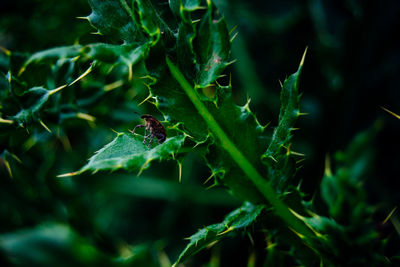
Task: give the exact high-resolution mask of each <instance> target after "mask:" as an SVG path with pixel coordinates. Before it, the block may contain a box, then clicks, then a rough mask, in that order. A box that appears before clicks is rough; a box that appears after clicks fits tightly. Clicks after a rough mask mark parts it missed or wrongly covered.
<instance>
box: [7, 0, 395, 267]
mask: <svg viewBox="0 0 400 267" xmlns="http://www.w3.org/2000/svg"><path fill="white" fill-rule="evenodd" d="M154 3H156V2H154ZM157 4H165V3H162V1H159V2H157ZM216 4H217V6H219V7H220V9H221V10H222V13H223V14H224V15H225V18H226V20H227V22H228V25H229V27H230V28H233V27H234V26H237V29H236V30H235V31H236V32H238V35H237V37H236V39H235V41H234V42H233V48H232V52H233V54H232V58H233V59H237V62H236V63H235V64H234V65H233V66H232V67H231V68H230V71H231V72H232V80H233V91H234V93H235V95H236V100H237V103H238V104H244V103H245V101H246V95H248V96H249V97H250V98H251V99H252V104H251V108H252V110H253V111H254V112H255V113H256V114H257V116H258V117H259V119H260V121H261V123H262V124H266V123H268V122H271V125H273V126H274V125H276V123H277V118H278V114H279V105H280V103H279V88H280V85H279V80H280V81H283V80H284V78H285V77H286V76H287V75H289V74H291V73H293V72H295V70H296V69H297V66H298V64H299V61H300V59H301V55H302V53H303V51H304V49H305V47H307V46H308V54H307V57H306V62H305V66H304V72H303V76H302V83H301V86H300V90H301V91H302V92H303V97H302V111H303V112H307V113H309V115H308V116H306V117H302V118H301V119H300V120H299V122H298V127H299V128H300V130H299V131H297V132H296V136H295V138H294V140H295V145H294V149H295V150H296V151H299V152H302V153H305V154H307V158H306V161H305V162H304V166H303V168H302V169H301V170H300V171H299V173H298V175H297V177H298V178H299V179H302V181H303V188H304V189H305V191H306V192H308V193H309V197H312V196H313V195H314V192H316V190H318V188H319V183H320V180H321V178H322V175H323V170H324V161H325V156H326V155H327V154H333V153H334V152H336V151H338V150H342V149H344V148H345V147H346V146H347V144H348V143H349V141H350V140H351V139H352V138H353V137H354V135H355V134H356V133H358V132H360V131H362V130H364V129H366V128H368V127H370V126H371V125H372V124H373V123H374V122H375V121H376V120H382V121H383V123H384V126H383V128H382V130H381V131H380V133H379V134H378V136H377V138H376V141H375V142H374V143H371V144H370V145H371V146H372V147H373V148H374V149H375V164H373V166H371V170H370V171H369V177H368V179H367V182H366V183H365V188H366V190H367V195H368V198H369V201H370V203H371V204H374V205H376V206H377V207H378V209H377V211H376V213H377V220H382V219H383V218H384V217H385V216H386V215H387V213H388V211H390V210H391V209H392V208H393V207H394V206H395V205H396V204H397V203H398V202H399V200H400V194H399V193H398V188H399V186H400V180H399V173H400V165H399V159H400V157H399V156H398V153H399V151H400V142H399V139H398V137H399V136H400V131H399V129H400V127H399V125H400V121H399V120H397V119H395V118H394V117H393V116H391V115H389V114H388V113H386V112H385V111H383V110H382V109H381V108H380V106H383V107H386V108H388V109H390V110H392V111H394V112H396V113H398V114H399V113H400V101H399V99H400V90H399V86H398V76H399V73H400V49H399V44H398V42H396V41H395V39H396V37H398V29H399V28H400V20H399V17H400V3H399V2H398V1H356V0H353V1H351V0H348V1H319V0H310V1H236V0H233V1H229V2H228V1H222V0H218V1H216ZM89 13H90V8H89V5H88V4H87V3H86V1H83V0H82V1H77V0H74V1H50V0H42V1H39V0H36V1H25V0H24V1H22V0H20V1H8V0H6V1H3V2H2V3H1V8H0V46H2V47H5V48H7V49H8V50H11V51H13V52H21V53H22V54H23V55H24V54H26V53H27V54H29V53H33V52H36V51H39V50H43V49H47V48H51V47H55V46H61V45H71V44H73V43H75V42H80V43H83V44H85V43H88V42H91V41H93V40H100V41H101V38H100V39H99V37H95V36H93V35H91V34H90V32H92V31H93V29H92V28H91V27H90V26H89V25H88V23H87V22H86V21H84V20H79V19H77V18H76V17H82V16H87V15H88V14H89ZM113 94H115V95H116V94H118V92H113ZM140 97H141V95H139V96H138V98H134V99H126V103H121V102H117V101H114V102H111V103H109V104H110V105H111V107H112V109H113V111H114V112H112V113H113V114H106V115H104V116H102V117H100V118H99V121H98V122H97V123H96V126H95V127H90V126H89V125H88V124H87V123H84V122H79V121H76V122H74V123H71V125H70V126H69V127H68V129H67V131H68V136H69V138H70V142H71V146H72V150H71V151H65V149H64V148H63V146H62V144H60V142H57V141H54V140H53V139H52V138H51V137H49V136H47V134H46V133H35V134H36V135H39V136H41V135H43V136H44V137H43V136H42V137H40V138H41V139H40V140H42V141H41V142H38V144H36V145H35V146H34V147H32V148H31V149H30V150H29V151H27V152H24V153H23V154H20V153H18V152H20V151H11V152H13V153H16V154H18V155H19V156H20V158H21V160H22V162H23V166H20V165H18V163H16V162H13V163H12V167H13V170H15V173H14V178H12V179H11V178H10V177H9V176H8V173H7V171H6V169H5V168H4V166H3V165H0V177H1V179H0V242H2V241H1V240H3V242H11V243H7V244H8V245H9V246H13V248H14V250H13V251H14V253H15V255H14V256H16V258H18V260H17V261H14V260H15V259H11V261H10V258H8V257H6V256H5V255H6V252H1V251H0V263H1V262H2V261H4V263H11V262H13V263H18V262H20V263H22V264H27V263H35V262H38V263H39V264H40V263H42V264H48V265H52V264H54V263H55V262H58V263H59V264H61V265H62V264H65V265H66V266H69V265H70V264H89V263H90V264H94V263H97V262H98V261H99V262H103V263H104V262H108V261H110V260H111V259H114V258H117V257H118V256H119V255H121V253H122V252H121V251H124V250H123V248H124V247H126V246H127V245H128V244H129V245H131V246H133V247H135V249H136V250H135V251H136V252H137V255H139V256H140V257H142V258H140V257H137V258H138V259H137V262H136V264H137V265H139V266H140V264H141V262H147V263H149V262H151V261H154V264H155V265H156V266H157V263H156V262H158V261H159V259H160V257H161V256H160V251H162V253H164V251H165V252H166V253H167V254H168V256H169V258H170V260H171V261H174V260H175V259H176V257H177V255H178V254H179V252H180V251H181V250H182V249H183V247H184V246H185V244H186V241H184V240H183V238H184V237H187V236H190V235H191V234H193V233H194V232H195V231H196V230H197V229H198V228H201V227H203V226H205V225H208V224H211V223H215V222H219V221H221V220H222V218H223V217H224V215H225V214H226V213H227V212H229V211H230V210H232V208H234V207H236V206H238V205H239V202H238V201H237V200H235V199H234V198H233V197H231V196H229V195H228V194H227V193H226V192H225V191H224V190H223V189H212V190H209V191H205V190H204V186H202V182H203V181H204V180H205V179H206V178H207V177H208V175H209V171H208V170H207V168H206V166H205V165H204V163H202V161H201V160H200V158H199V157H198V156H196V155H194V154H193V155H189V157H188V158H187V159H186V160H185V161H184V164H183V181H182V185H179V184H178V183H177V179H178V168H177V166H176V164H175V163H174V162H167V163H155V164H153V165H152V168H150V169H149V170H147V171H145V172H144V173H143V174H142V175H141V177H140V178H136V174H135V173H133V174H130V173H123V172H117V173H112V174H109V173H99V174H96V175H82V176H79V177H74V178H63V179H61V178H56V177H55V176H56V175H58V174H60V173H65V172H69V171H73V170H77V169H79V167H81V166H82V165H83V164H84V163H86V160H87V158H89V157H90V156H91V155H92V154H93V152H94V151H96V150H97V149H99V148H100V147H102V146H103V145H104V144H106V143H107V142H109V141H110V140H111V139H112V138H113V135H114V134H113V132H112V131H110V128H114V129H117V130H125V129H126V128H128V127H132V126H133V125H134V124H136V123H138V118H137V117H136V115H134V114H132V113H130V112H131V111H132V108H129V107H132V106H136V105H137V104H138V103H139V102H140V101H141V100H142V99H143V98H140ZM111 99H113V98H112V97H111ZM102 104H103V105H105V103H102ZM121 106H122V107H121ZM126 106H127V107H128V108H127V107H126ZM142 110H143V111H145V112H150V113H154V112H155V111H154V108H153V107H151V106H150V105H148V104H145V106H144V107H143V109H142ZM156 115H158V114H156ZM0 131H1V129H0ZM238 131H240V129H238ZM21 134H22V133H21ZM0 135H1V141H2V142H3V141H4V140H7V137H5V136H4V134H2V133H1V132H0ZM16 140H18V139H16ZM3 149H4V148H3V144H2V143H1V142H0V152H1V151H3ZM333 167H334V166H333ZM43 229H48V231H49V232H50V233H58V234H59V236H57V235H51V234H50V236H51V237H48V236H47V235H46V234H45V233H44V232H45V231H44V230H43ZM43 231H44V232H43ZM51 231H54V232H51ZM389 231H390V230H389ZM392 231H393V230H392ZM64 232H65V235H66V236H67V237H68V238H65V237H64V236H63V235H62V233H64ZM71 233H74V234H71ZM46 238H47V239H46ZM4 240H8V241H4ZM43 240H44V241H43ZM12 242H14V243H12ZM255 242H256V246H255V247H256V250H261V251H262V247H263V243H262V240H258V239H257V238H256V240H255ZM38 244H40V245H38ZM85 244H86V245H85ZM257 245H258V246H257ZM251 248H252V245H251V243H250V241H249V239H248V238H247V237H245V236H243V237H236V238H234V239H230V240H228V241H225V242H224V243H223V244H222V245H218V246H217V247H216V249H214V250H208V251H205V252H202V253H201V254H200V255H199V256H196V257H195V258H194V259H193V261H192V263H193V265H190V266H198V264H199V263H200V262H208V261H209V257H210V255H214V254H215V253H216V254H218V253H220V254H221V255H222V256H221V265H222V266H229V264H230V263H231V262H235V263H237V264H239V265H240V264H241V263H243V264H242V265H244V264H245V263H246V261H247V258H248V255H249V251H251V250H252V249H251ZM393 250H396V248H395V247H394V248H393ZM235 251H239V253H233V252H235ZM2 254H3V255H2ZM227 255H229V256H227ZM224 256H226V257H224ZM126 264H133V266H135V265H134V264H135V261H133V262H129V261H128V262H127V263H126ZM147 266H150V265H147Z"/></svg>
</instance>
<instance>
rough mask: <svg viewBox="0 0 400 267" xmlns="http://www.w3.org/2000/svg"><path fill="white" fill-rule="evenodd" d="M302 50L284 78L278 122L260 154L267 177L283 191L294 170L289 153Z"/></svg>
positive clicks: (294, 118)
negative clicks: (296, 62) (298, 59)
mask: <svg viewBox="0 0 400 267" xmlns="http://www.w3.org/2000/svg"><path fill="white" fill-rule="evenodd" d="M306 52H307V49H306V50H305V51H304V54H303V58H302V60H301V62H300V65H299V68H298V70H297V72H295V73H294V74H292V75H290V76H289V77H288V78H287V79H285V81H284V83H283V86H282V91H281V109H280V113H279V123H278V126H277V127H276V128H275V130H274V132H273V134H272V139H271V141H270V143H269V146H268V149H267V151H266V152H265V153H264V154H263V155H262V159H263V162H264V163H265V164H267V165H268V166H269V168H268V178H269V179H270V180H271V182H272V184H273V186H274V188H275V189H276V190H278V191H279V192H283V191H285V189H286V188H287V186H288V184H290V182H291V179H292V178H293V176H294V173H295V171H296V166H295V161H294V159H293V157H292V156H291V153H290V145H291V144H290V140H291V137H292V135H291V131H292V129H293V128H294V123H295V121H296V120H297V118H298V117H299V116H300V110H299V108H300V96H299V90H298V83H299V78H300V74H301V70H302V68H303V63H304V58H305V55H306Z"/></svg>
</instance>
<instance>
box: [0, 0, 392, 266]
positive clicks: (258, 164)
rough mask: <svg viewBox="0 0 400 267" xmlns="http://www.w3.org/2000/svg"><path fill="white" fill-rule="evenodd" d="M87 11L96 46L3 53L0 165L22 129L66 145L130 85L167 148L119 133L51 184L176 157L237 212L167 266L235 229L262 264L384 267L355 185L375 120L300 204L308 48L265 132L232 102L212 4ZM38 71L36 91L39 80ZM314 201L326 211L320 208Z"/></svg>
mask: <svg viewBox="0 0 400 267" xmlns="http://www.w3.org/2000/svg"><path fill="white" fill-rule="evenodd" d="M89 4H90V7H91V9H92V12H91V14H90V15H89V16H87V17H84V18H83V19H85V20H87V22H88V23H90V25H91V26H92V27H93V28H94V29H95V33H96V34H98V35H101V38H102V40H103V42H98V43H89V44H75V45H72V46H65V47H57V48H53V49H49V50H45V51H41V52H38V53H35V54H33V55H30V56H29V57H28V58H26V59H25V58H24V59H23V60H22V62H23V63H19V62H18V61H17V60H15V59H16V58H18V55H16V54H13V52H10V51H7V50H4V51H3V52H4V55H5V58H6V60H7V61H8V63H7V66H8V69H7V71H4V72H3V73H2V74H1V79H2V85H3V87H2V88H3V89H2V91H1V96H0V97H1V99H2V105H1V109H0V114H1V121H0V122H1V124H2V126H1V127H2V128H3V129H4V132H6V133H7V138H3V140H2V143H3V144H4V145H5V147H6V149H4V150H3V152H2V154H1V155H2V157H1V159H2V162H4V163H5V166H7V169H8V170H9V173H10V175H11V173H12V167H10V166H11V165H16V164H20V163H18V161H19V160H18V158H19V157H18V156H19V155H17V154H15V155H14V154H12V153H11V152H9V151H12V150H13V144H14V143H13V139H14V138H17V137H16V136H17V135H18V134H21V129H22V128H23V129H26V130H28V131H29V134H27V135H24V137H22V139H24V144H25V146H26V148H27V147H29V146H30V145H32V142H33V143H35V142H37V140H38V138H37V136H38V135H43V134H44V133H43V131H45V132H47V133H46V134H44V135H46V138H47V139H51V138H53V137H54V136H52V135H51V134H52V133H53V134H54V132H56V131H57V132H58V134H57V138H58V139H60V140H63V141H62V142H63V144H64V145H65V146H68V142H67V141H66V139H65V138H64V137H65V136H64V135H63V127H65V124H66V123H67V122H68V121H69V120H71V119H79V120H84V121H87V122H88V123H89V124H90V123H93V122H94V120H95V118H94V117H93V116H92V115H90V114H89V113H87V110H88V109H93V106H96V103H99V102H104V103H106V104H105V106H106V108H105V109H106V110H105V111H102V112H103V114H106V113H109V112H112V110H111V107H110V108H107V101H108V100H109V101H115V102H118V101H120V99H119V98H118V96H116V97H115V99H109V98H108V96H107V94H108V92H109V91H111V90H122V88H124V87H129V88H136V90H142V91H146V92H147V96H145V97H144V98H142V99H140V100H137V104H139V102H142V103H151V104H153V105H154V108H155V109H156V110H157V111H158V112H159V114H161V117H162V119H160V121H161V123H162V124H163V125H164V126H165V128H166V131H167V138H166V140H165V142H163V143H157V142H153V143H152V144H151V146H149V147H148V145H146V144H144V143H143V136H141V135H140V134H137V133H135V134H133V133H131V132H130V131H129V130H128V129H127V130H126V131H120V132H116V133H115V136H114V139H113V140H112V141H111V142H109V143H108V144H105V143H103V145H102V147H99V149H98V151H97V152H96V153H95V154H94V155H92V156H91V157H90V159H89V161H88V162H87V163H86V164H85V162H82V163H81V166H82V167H81V168H80V169H78V170H76V169H75V170H69V171H68V170H66V172H65V173H59V175H58V179H75V178H76V177H78V176H79V175H82V174H87V173H96V172H110V171H117V170H119V171H122V172H127V173H128V172H129V173H134V174H137V175H141V174H142V172H143V171H144V170H146V169H149V168H152V166H151V165H152V162H154V161H175V162H176V164H177V165H178V166H179V168H181V166H182V161H183V159H184V158H185V157H186V156H187V154H188V153H197V154H198V155H200V156H201V158H202V159H203V161H204V162H205V164H206V165H207V166H208V168H209V173H210V176H209V177H208V178H207V177H204V181H205V182H206V183H208V184H211V185H212V186H211V187H218V186H223V187H225V188H226V189H227V190H228V191H229V192H230V193H232V194H233V195H234V196H235V197H237V198H238V199H240V201H241V202H242V205H241V206H240V207H239V208H237V209H235V210H233V211H232V212H230V213H229V214H227V215H226V216H225V219H223V221H221V222H220V223H215V224H211V225H209V226H205V227H204V228H202V229H200V230H198V231H197V232H196V233H194V234H193V235H192V236H190V238H189V241H188V243H187V244H186V248H183V247H184V245H185V244H184V243H182V252H181V253H180V255H179V256H178V257H177V258H176V259H174V266H177V265H178V264H179V263H184V262H185V261H186V260H187V259H190V258H191V257H193V256H194V255H195V254H196V253H198V252H200V251H202V250H203V249H205V248H206V247H209V246H211V245H212V244H215V242H216V241H219V240H223V239H226V238H228V237H231V236H233V235H235V234H242V233H248V234H249V235H264V236H265V239H266V240H267V241H268V242H267V246H266V255H267V256H266V258H265V261H264V264H266V266H279V265H282V266H283V265H284V264H285V263H288V262H290V263H294V264H302V265H305V266H314V265H317V264H320V265H321V266H323V265H326V266H342V265H352V266H354V265H371V266H382V265H385V264H387V265H389V264H390V259H388V258H387V257H385V255H384V253H383V248H384V243H385V240H384V239H380V238H379V237H378V232H377V231H376V230H375V228H374V227H373V222H372V214H373V208H372V207H371V206H369V205H368V204H367V202H366V196H365V194H364V193H363V192H364V191H363V188H362V184H363V181H364V180H363V179H364V177H365V175H366V171H367V170H368V165H369V164H370V163H371V161H372V160H373V157H372V155H373V151H371V149H370V147H369V146H368V144H369V143H371V142H373V139H374V136H375V135H376V132H377V130H378V129H379V123H377V124H376V125H374V126H372V127H371V129H369V130H367V131H366V132H364V133H361V134H360V135H359V136H357V137H356V138H355V139H354V141H353V142H352V143H351V144H350V145H349V147H348V149H347V150H346V151H344V152H340V153H337V154H335V155H334V157H333V158H332V159H330V158H329V157H327V160H326V167H325V174H324V176H323V178H322V182H321V189H320V193H316V195H318V194H320V197H316V198H313V199H311V200H309V198H305V196H306V195H305V193H304V192H302V189H301V185H300V184H299V183H298V180H299V179H297V178H296V175H297V169H298V168H299V167H300V163H299V162H300V161H301V160H302V158H303V157H304V155H303V154H301V153H299V152H296V151H294V150H293V147H294V145H293V140H292V137H293V134H294V132H293V131H294V130H295V129H296V128H295V127H296V121H297V120H299V119H300V118H301V119H303V118H304V119H307V118H306V117H302V115H305V113H302V110H301V108H300V101H301V97H300V95H301V94H300V90H301V88H299V79H300V78H301V74H302V68H303V66H304V64H306V62H307V57H306V52H307V48H306V49H305V51H304V54H303V55H302V57H300V56H301V55H299V62H300V63H299V66H298V69H297V70H296V72H295V73H293V74H291V75H289V76H288V77H287V78H286V79H285V80H284V82H283V83H282V84H281V89H280V90H281V91H280V101H281V107H280V112H279V118H278V120H277V121H278V123H277V125H271V124H268V125H261V124H260V122H259V120H258V119H257V116H256V115H255V113H254V112H253V111H252V110H251V108H250V106H251V101H250V99H248V101H247V102H246V104H245V105H243V106H239V105H237V104H236V103H235V101H234V99H233V93H232V84H231V80H230V78H229V76H230V73H229V72H228V70H229V68H228V67H229V66H230V65H231V64H238V63H234V59H233V58H232V56H231V50H230V49H231V44H232V42H234V34H233V33H231V32H230V31H229V29H228V27H227V24H226V22H225V20H224V17H223V16H222V15H221V14H220V13H219V11H218V9H217V8H216V7H215V5H214V4H213V3H212V1H211V0H207V1H200V0H192V1H177V0H170V1H169V3H168V4H167V3H165V4H162V5H161V4H159V3H155V2H154V1H153V2H151V1H149V0H134V1H118V0H107V1H98V0H89ZM38 75H40V76H39V77H40V78H39V79H40V83H41V84H42V85H41V86H38V85H37V84H35V83H36V81H37V77H38ZM138 88H139V89H138ZM133 115H134V114H132V118H133ZM47 121H51V124H50V125H48V123H47ZM133 126H134V125H133ZM133 126H132V127H133ZM94 131H95V130H94ZM35 136H36V137H35ZM19 138H21V137H19ZM14 150H15V149H14ZM332 161H333V162H335V168H332V167H331V166H332V165H331V162H332ZM10 162H12V164H11V165H10ZM22 164H23V163H22ZM65 177H71V178H65ZM132 179H136V178H135V177H132ZM304 179H306V178H304ZM210 190H212V189H210ZM317 200H322V201H323V202H324V204H322V205H315V201H317ZM360 203H361V204H360ZM321 207H326V210H322V209H321ZM194 232H195V230H194ZM182 238H183V237H182ZM1 246H2V245H1V243H0V247H1ZM3 249H5V250H6V251H7V250H8V249H10V248H9V247H7V245H4V246H3ZM115 264H117V263H115ZM117 265H118V264H117Z"/></svg>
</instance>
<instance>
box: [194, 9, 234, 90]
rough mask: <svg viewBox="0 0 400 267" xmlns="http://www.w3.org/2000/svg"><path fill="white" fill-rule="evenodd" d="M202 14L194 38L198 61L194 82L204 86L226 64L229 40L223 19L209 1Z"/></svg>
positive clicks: (212, 79) (229, 45)
mask: <svg viewBox="0 0 400 267" xmlns="http://www.w3.org/2000/svg"><path fill="white" fill-rule="evenodd" d="M207 3H208V7H207V13H206V14H205V16H203V18H202V20H201V22H200V25H199V28H198V33H197V38H196V39H195V44H194V46H195V53H196V55H197V61H198V63H199V65H198V66H197V67H198V70H197V74H196V80H195V82H196V84H197V85H198V86H200V87H206V86H208V85H210V84H211V83H213V82H214V81H216V80H217V79H218V78H219V75H220V74H221V73H222V71H223V70H224V69H225V68H226V67H227V66H228V64H229V63H228V60H229V56H230V51H231V41H230V37H229V31H228V28H227V25H226V22H225V20H224V19H223V18H222V17H221V16H220V15H219V14H218V10H217V9H216V8H215V6H214V4H212V2H211V1H208V2H207Z"/></svg>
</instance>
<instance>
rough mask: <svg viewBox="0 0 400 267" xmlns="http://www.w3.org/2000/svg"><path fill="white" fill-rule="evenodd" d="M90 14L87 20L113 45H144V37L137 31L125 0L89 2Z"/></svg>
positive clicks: (94, 0) (92, 0)
mask: <svg viewBox="0 0 400 267" xmlns="http://www.w3.org/2000/svg"><path fill="white" fill-rule="evenodd" d="M89 5H90V7H91V8H92V13H91V14H90V15H89V17H88V19H89V21H90V23H91V24H92V25H93V27H95V28H96V29H97V30H98V32H99V33H101V34H102V35H104V36H106V37H107V39H108V40H110V41H112V42H113V43H119V44H121V43H130V44H133V43H137V44H138V45H140V44H142V43H145V42H146V41H147V40H146V37H145V35H144V34H143V32H142V31H140V30H138V28H137V26H136V24H135V21H134V18H133V13H132V10H131V8H129V7H128V4H127V3H126V1H125V0H123V1H115V0H106V1H103V0H102V1H98V0H89Z"/></svg>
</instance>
